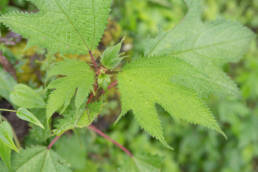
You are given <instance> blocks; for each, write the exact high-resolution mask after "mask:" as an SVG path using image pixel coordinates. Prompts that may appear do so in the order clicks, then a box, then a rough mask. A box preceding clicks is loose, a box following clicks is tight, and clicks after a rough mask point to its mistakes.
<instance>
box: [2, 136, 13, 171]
mask: <svg viewBox="0 0 258 172" xmlns="http://www.w3.org/2000/svg"><path fill="white" fill-rule="evenodd" d="M0 158H1V159H2V160H3V162H4V163H5V164H6V166H7V167H10V166H11V149H10V148H9V147H8V146H6V145H5V144H4V143H3V142H2V141H1V140H0Z"/></svg>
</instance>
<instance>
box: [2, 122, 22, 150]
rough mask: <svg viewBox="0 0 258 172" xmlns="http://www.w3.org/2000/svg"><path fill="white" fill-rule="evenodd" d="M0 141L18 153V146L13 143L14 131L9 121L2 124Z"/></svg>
mask: <svg viewBox="0 0 258 172" xmlns="http://www.w3.org/2000/svg"><path fill="white" fill-rule="evenodd" d="M0 141H1V142H2V143H3V144H5V145H6V146H8V147H9V148H11V149H13V150H15V151H18V149H17V147H16V145H15V144H14V142H13V130H12V127H11V126H10V124H9V123H8V122H7V121H2V122H1V123H0Z"/></svg>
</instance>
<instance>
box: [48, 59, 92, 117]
mask: <svg viewBox="0 0 258 172" xmlns="http://www.w3.org/2000/svg"><path fill="white" fill-rule="evenodd" d="M57 75H62V76H64V77H61V78H58V79H56V80H54V81H52V82H51V83H50V84H49V85H48V88H49V89H55V90H54V91H53V92H52V93H51V95H50V96H49V99H48V103H47V120H49V119H50V118H51V116H52V115H53V113H54V112H56V111H58V110H59V111H60V112H61V113H63V112H64V111H65V109H66V108H67V106H68V105H69V104H70V102H71V99H72V97H73V96H74V94H75V91H76V90H77V93H76V96H75V106H76V108H77V109H78V108H80V107H81V105H82V104H83V103H85V101H86V99H87V96H88V94H89V92H90V90H91V89H92V85H93V83H94V73H93V71H92V70H91V69H90V67H89V65H88V64H86V63H84V62H81V61H78V60H70V59H66V60H65V61H63V62H59V63H57V64H56V65H55V66H54V67H53V68H52V69H50V70H49V71H48V78H50V77H52V76H57Z"/></svg>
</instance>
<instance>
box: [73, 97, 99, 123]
mask: <svg viewBox="0 0 258 172" xmlns="http://www.w3.org/2000/svg"><path fill="white" fill-rule="evenodd" d="M102 106H103V103H102V102H101V101H100V102H93V103H91V104H89V105H88V107H87V109H86V111H85V112H84V113H83V115H82V116H81V118H80V119H79V121H78V123H77V126H78V127H80V128H83V127H87V126H89V125H90V124H91V123H92V122H93V121H94V120H95V119H96V118H97V117H98V115H99V114H100V112H101V111H102V108H103V107H102Z"/></svg>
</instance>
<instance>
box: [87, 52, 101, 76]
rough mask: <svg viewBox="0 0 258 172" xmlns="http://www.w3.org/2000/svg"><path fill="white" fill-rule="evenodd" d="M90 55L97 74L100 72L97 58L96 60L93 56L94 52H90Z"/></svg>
mask: <svg viewBox="0 0 258 172" xmlns="http://www.w3.org/2000/svg"><path fill="white" fill-rule="evenodd" d="M89 54H90V59H91V62H92V64H93V66H94V69H95V71H96V72H97V71H98V68H99V67H98V64H97V62H96V60H95V58H94V56H93V54H92V52H91V51H89Z"/></svg>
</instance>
